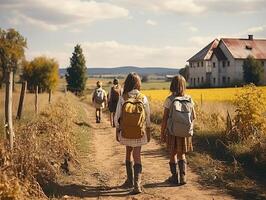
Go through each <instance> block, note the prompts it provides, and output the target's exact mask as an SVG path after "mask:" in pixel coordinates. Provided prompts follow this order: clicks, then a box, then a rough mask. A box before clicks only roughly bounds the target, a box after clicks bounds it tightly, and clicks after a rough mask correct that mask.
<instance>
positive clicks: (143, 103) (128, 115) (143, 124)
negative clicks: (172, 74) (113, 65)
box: [115, 73, 151, 194]
mask: <svg viewBox="0 0 266 200" xmlns="http://www.w3.org/2000/svg"><path fill="white" fill-rule="evenodd" d="M140 86H141V80H140V77H139V76H138V75H137V74H136V73H130V74H129V75H128V76H127V78H126V80H125V83H124V89H123V94H122V96H120V98H119V101H118V104H117V108H116V114H115V125H116V138H117V140H118V141H119V142H120V144H122V145H125V146H126V173H127V179H126V181H125V183H124V184H123V187H126V188H132V187H134V189H133V191H132V193H133V194H138V193H141V192H142V189H141V173H142V164H141V155H140V154H141V146H142V145H145V144H147V143H148V142H149V141H150V125H151V122H150V107H149V102H148V99H147V97H146V96H144V95H143V94H141V92H140ZM132 155H133V160H134V165H133V162H132ZM133 171H134V177H133Z"/></svg>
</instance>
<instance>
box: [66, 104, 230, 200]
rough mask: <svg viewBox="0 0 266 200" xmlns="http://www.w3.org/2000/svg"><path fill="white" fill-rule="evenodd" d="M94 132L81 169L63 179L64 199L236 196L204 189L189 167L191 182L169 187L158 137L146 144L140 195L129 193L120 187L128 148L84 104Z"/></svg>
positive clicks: (123, 177)
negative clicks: (142, 190)
mask: <svg viewBox="0 0 266 200" xmlns="http://www.w3.org/2000/svg"><path fill="white" fill-rule="evenodd" d="M84 109H86V110H85V111H86V113H87V117H88V123H89V125H90V126H91V129H92V132H91V133H89V134H92V135H91V137H90V138H91V139H90V142H89V143H88V149H90V150H89V151H88V152H83V153H81V154H82V155H81V165H82V168H81V169H78V170H76V171H74V173H73V175H72V176H69V177H67V179H66V180H65V181H64V186H62V188H63V192H62V191H61V193H62V199H80V198H82V199H134V200H136V199H203V200H204V199H206V200H207V199H208V200H212V199H215V200H216V199H217V200H218V199H233V198H232V197H231V196H229V195H226V194H223V193H221V192H220V191H218V190H214V189H207V188H203V187H201V186H200V185H199V184H198V176H197V175H196V174H194V173H193V172H191V170H190V169H189V170H188V180H189V181H188V184H187V185H184V186H178V187H170V186H169V185H168V184H166V183H164V181H165V179H166V178H167V177H168V176H169V169H168V159H167V156H166V154H165V152H164V151H163V150H162V149H161V146H160V145H159V144H157V143H156V141H155V140H151V142H150V143H149V144H148V145H146V146H144V147H143V150H142V162H143V182H142V183H143V186H144V192H143V193H142V194H140V195H134V196H132V195H129V194H128V193H129V190H125V189H121V188H119V186H120V185H121V184H122V183H123V181H124V180H125V177H126V175H125V167H124V157H125V148H124V146H121V145H119V144H118V143H117V142H116V141H115V137H114V134H115V130H114V129H113V128H111V127H110V125H109V121H108V119H107V117H106V118H105V119H103V121H102V123H101V124H96V123H95V118H94V109H93V108H91V107H89V108H88V107H87V106H86V107H85V106H84Z"/></svg>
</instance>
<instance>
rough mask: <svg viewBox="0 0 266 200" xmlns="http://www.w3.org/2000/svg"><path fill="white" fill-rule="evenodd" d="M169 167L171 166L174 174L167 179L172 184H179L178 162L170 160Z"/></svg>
mask: <svg viewBox="0 0 266 200" xmlns="http://www.w3.org/2000/svg"><path fill="white" fill-rule="evenodd" d="M169 167H170V171H171V174H172V176H170V177H169V178H168V179H167V181H168V182H169V183H170V184H173V185H177V184H178V173H177V171H176V163H171V162H169Z"/></svg>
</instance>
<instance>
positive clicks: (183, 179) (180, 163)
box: [178, 160, 187, 185]
mask: <svg viewBox="0 0 266 200" xmlns="http://www.w3.org/2000/svg"><path fill="white" fill-rule="evenodd" d="M178 167H179V171H180V184H181V185H185V184H186V183H187V177H186V173H187V161H186V160H179V161H178Z"/></svg>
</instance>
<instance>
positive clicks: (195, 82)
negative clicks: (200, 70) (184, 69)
mask: <svg viewBox="0 0 266 200" xmlns="http://www.w3.org/2000/svg"><path fill="white" fill-rule="evenodd" d="M194 86H196V78H194Z"/></svg>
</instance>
